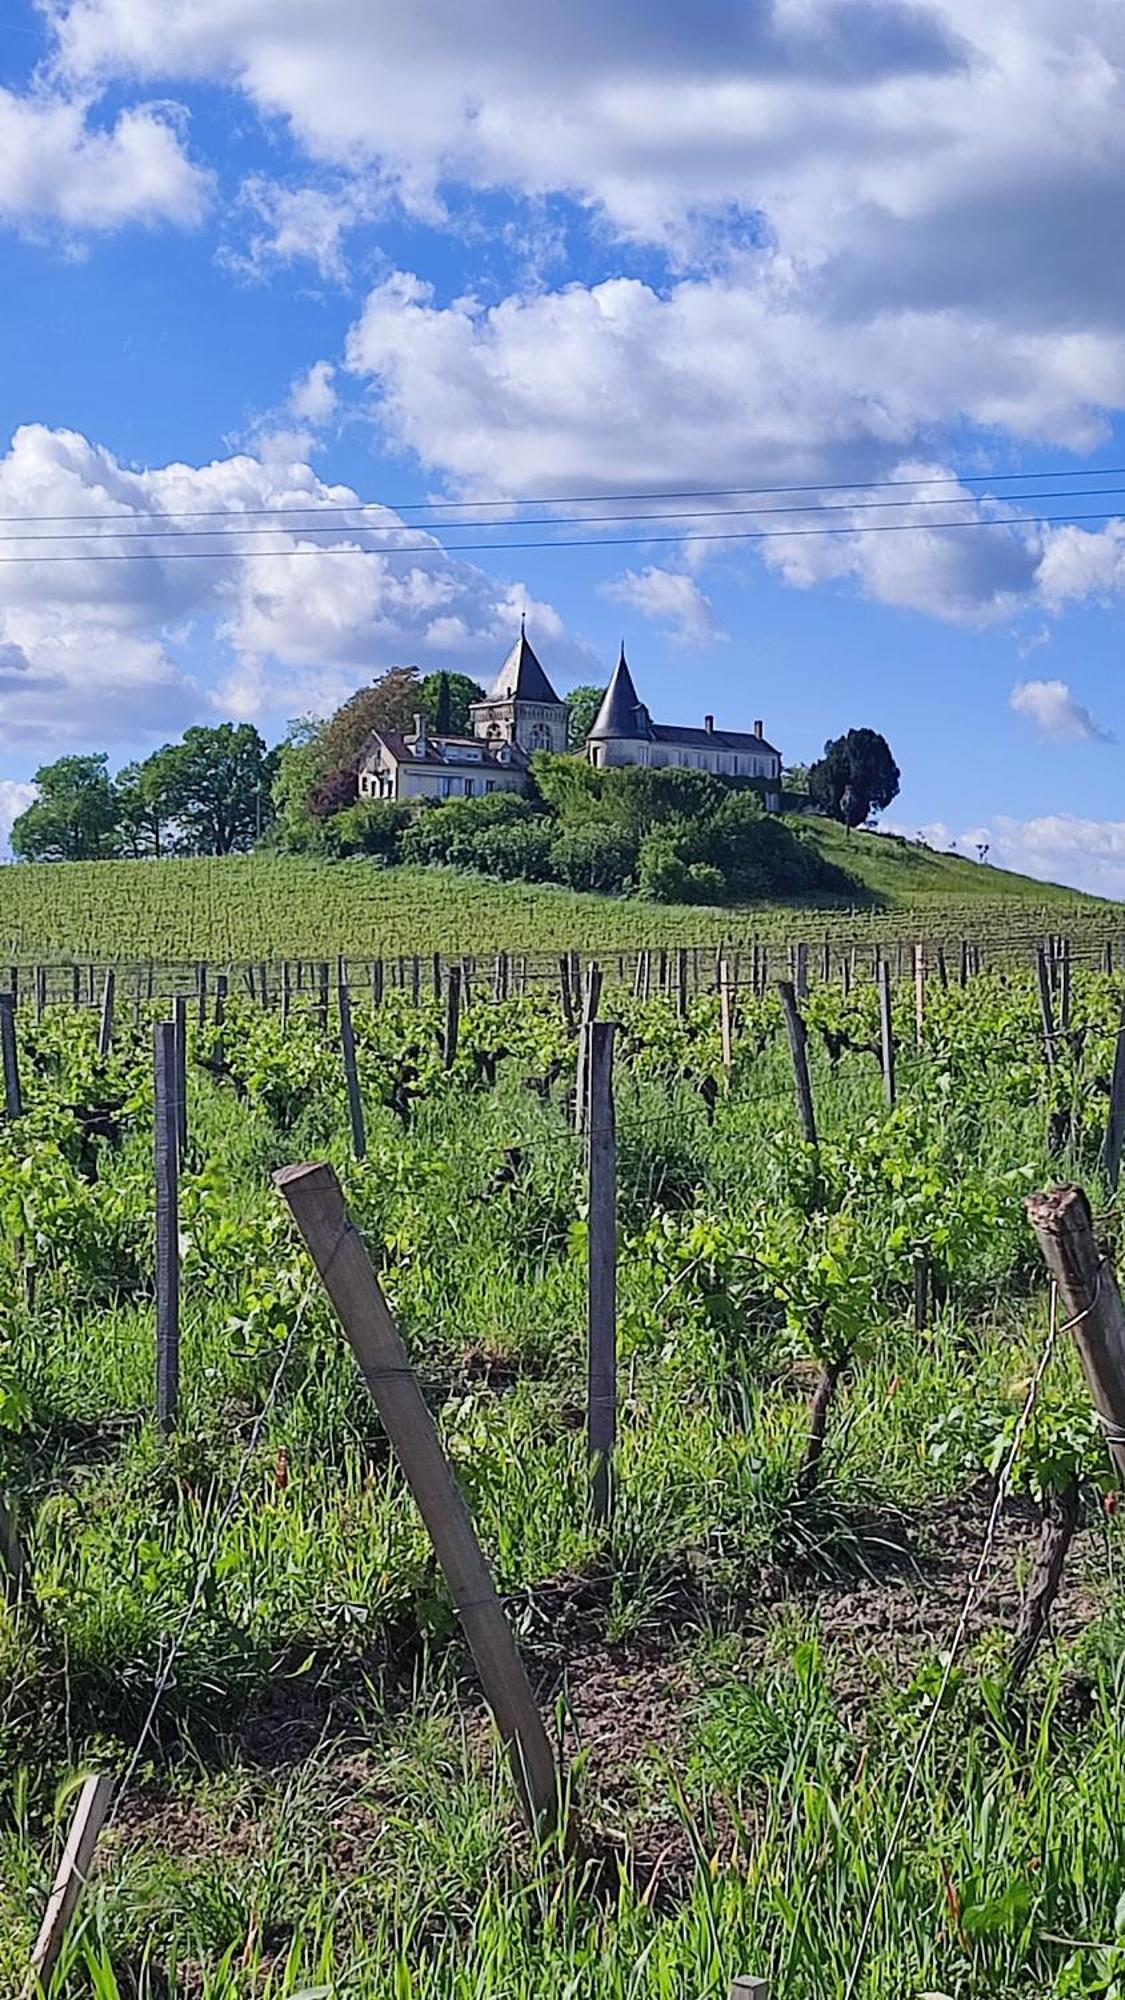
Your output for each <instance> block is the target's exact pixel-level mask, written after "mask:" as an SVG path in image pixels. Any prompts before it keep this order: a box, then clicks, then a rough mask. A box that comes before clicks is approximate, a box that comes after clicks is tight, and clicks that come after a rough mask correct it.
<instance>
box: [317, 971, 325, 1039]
mask: <svg viewBox="0 0 1125 2000" xmlns="http://www.w3.org/2000/svg"><path fill="white" fill-rule="evenodd" d="M316 1023H317V1027H318V1028H319V1029H320V1032H321V1034H322V1035H323V1034H326V1033H327V1031H328V960H327V959H326V958H322V959H321V960H320V961H319V963H318V965H317V968H316Z"/></svg>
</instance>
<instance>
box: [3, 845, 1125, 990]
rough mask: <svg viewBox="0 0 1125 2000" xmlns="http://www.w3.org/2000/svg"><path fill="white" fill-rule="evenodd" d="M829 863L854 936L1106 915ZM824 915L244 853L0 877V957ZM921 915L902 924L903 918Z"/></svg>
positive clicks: (720, 932) (657, 936)
mask: <svg viewBox="0 0 1125 2000" xmlns="http://www.w3.org/2000/svg"><path fill="white" fill-rule="evenodd" d="M801 825H802V828H803V830H804V832H805V834H806V836H807V837H808V838H810V839H811V840H813V841H814V842H815V843H816V845H817V847H818V848H819V849H820V851H821V852H822V853H823V854H824V856H825V858H826V859H828V860H830V861H833V862H835V863H837V865H839V866H841V867H844V868H846V869H847V870H848V871H849V872H850V873H851V874H852V875H853V876H855V877H856V878H858V879H859V880H860V881H861V883H862V884H863V895H862V896H861V898H860V900H861V902H862V903H863V904H864V909H863V911H862V913H861V914H859V915H858V916H857V915H856V914H855V913H852V914H851V915H850V916H849V915H848V914H847V913H844V914H842V915H840V916H839V917H838V918H834V919H833V927H834V928H835V927H836V926H837V925H839V927H840V928H841V929H843V927H844V926H845V925H847V926H849V927H850V928H851V929H854V930H856V931H858V932H860V933H861V934H862V932H863V931H865V930H866V929H867V928H868V925H869V923H870V922H871V921H872V920H874V921H876V922H878V923H879V924H881V925H886V926H887V927H888V928H893V927H894V920H895V916H896V914H897V915H898V917H899V926H898V927H899V928H900V929H905V930H909V931H911V932H912V933H916V932H917V931H918V930H923V931H925V932H927V933H928V934H930V935H938V934H945V935H949V936H954V935H956V934H957V933H958V931H959V929H960V928H962V926H960V925H959V923H958V916H959V914H960V913H962V912H964V913H965V923H966V924H968V923H970V922H971V924H972V928H973V931H974V934H975V935H978V936H979V935H982V934H983V935H989V934H1002V933H1003V932H1004V931H1005V930H1006V929H1009V928H1011V927H1012V926H1013V925H1018V926H1019V927H1021V928H1026V929H1027V930H1028V931H1034V930H1035V928H1036V924H1035V918H1034V913H1035V912H1036V911H1047V910H1056V911H1057V912H1058V917H1057V920H1058V921H1061V919H1062V914H1063V911H1064V910H1068V911H1069V912H1070V919H1071V928H1072V929H1074V930H1076V931H1077V930H1078V929H1079V928H1080V927H1081V923H1080V918H1081V912H1082V911H1083V910H1089V911H1090V912H1091V918H1090V921H1091V923H1092V924H1094V925H1095V926H1097V927H1099V928H1101V929H1102V930H1103V931H1104V930H1105V929H1106V928H1107V920H1108V919H1111V912H1112V910H1113V909H1114V907H1115V906H1113V905H1110V904H1107V903H1100V904H1099V903H1095V902H1093V901H1092V899H1090V898H1088V897H1086V898H1084V897H1081V896H1079V895H1078V894H1077V893H1076V892H1075V891H1073V890H1070V889H1064V888H1060V887H1058V886H1057V885H1054V884H1050V883H1042V882H1034V881H1031V880H1030V879H1029V878H1028V877H1027V876H1023V875H1014V874H1008V873H1006V872H1005V871H1004V870H1002V869H997V868H988V867H981V866H979V865H978V864H977V863H975V862H971V861H965V860H962V859H961V858H960V857H958V856H955V855H947V854H934V853H931V852H930V851H929V850H928V849H926V848H921V847H914V846H912V845H910V844H909V843H907V842H905V841H901V840H898V839H892V838H890V837H889V836H886V835H870V834H853V835H851V836H850V837H848V836H846V835H845V833H844V832H843V829H842V828H840V827H838V826H835V825H833V824H831V823H830V822H828V821H826V820H815V819H808V820H804V821H802V822H801ZM829 907H831V905H826V904H825V903H824V902H823V901H821V902H820V903H819V904H818V906H817V908H816V914H815V916H813V917H810V905H809V904H807V903H806V904H803V905H802V904H797V903H770V904H757V905H744V906H741V907H739V908H734V909H698V908H689V907H686V906H683V905H675V906H666V907H665V906H660V905H656V904H651V903H642V902H638V901H630V900H627V899H626V900H615V899H613V898H610V897H604V896H579V895H575V894H573V893H571V892H570V891H568V890H563V889H550V888H536V887H531V886H529V885H527V884H524V883H500V882H493V881H488V880H486V879H484V878H482V877H476V876H468V875H466V876H459V875H452V874H450V873H448V872H446V871H440V870H439V871H434V870H430V871H426V870H417V869H390V870H387V871H382V870H379V869H377V868H374V867H373V866H371V864H369V863H367V862H351V863H341V864H337V865H335V866H331V865H327V864H321V863H315V862H303V861H296V860H287V859H278V858H275V857H269V856H240V857H235V858H232V859H229V860H226V861H206V860H200V861H166V862H159V863H157V862H151V861H142V862H128V861H119V862H85V863H74V864H69V865H60V866H54V867H22V868H9V869H3V870H0V962H2V961H3V959H4V958H5V957H7V958H9V959H11V960H12V961H23V962H25V963H33V962H35V961H36V960H40V959H42V960H52V959H53V960H69V959H71V958H74V959H79V960H83V959H94V960H104V959H106V958H113V957H116V958H121V959H126V960H128V959H144V958H148V957H153V958H157V959H165V960H168V959H193V958H209V959H216V960H223V959H245V958H264V959H279V958H282V957H291V958H298V957H307V958H314V957H325V956H334V955H336V954H337V953H344V954H347V955H350V956H352V957H356V958H361V957H365V956H368V955H372V954H379V953H383V954H387V955H393V954H396V953H400V952H426V951H436V950H441V951H446V952H452V953H458V952H480V953H485V952H489V951H496V950H499V949H508V950H513V951H523V952H536V951H542V952H550V951H555V950H559V949H562V948H563V947H579V948H584V949H589V950H602V951H607V950H619V951H628V950H630V949H636V948H638V947H640V946H644V945H657V946H659V945H677V944H699V945H704V944H715V943H718V942H720V941H723V940H730V941H732V942H738V941H740V940H741V939H747V940H749V939H752V938H755V937H765V936H775V937H777V936H786V935H795V934H800V933H801V932H802V931H805V932H806V933H813V934H815V933H817V932H820V933H823V931H824V929H825V928H826V927H827V922H828V919H827V918H826V916H825V910H826V909H827V908H829ZM914 911H917V912H918V917H917V918H916V919H915V918H913V917H909V918H907V917H906V916H905V913H910V912H914Z"/></svg>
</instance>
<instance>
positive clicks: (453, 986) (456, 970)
mask: <svg viewBox="0 0 1125 2000" xmlns="http://www.w3.org/2000/svg"><path fill="white" fill-rule="evenodd" d="M460 1031H461V967H460V966H459V965H451V966H450V968H449V971H448V973H447V975H446V981H445V1043H444V1048H443V1051H442V1057H443V1061H444V1063H445V1067H446V1069H452V1068H453V1065H454V1063H455V1062H456V1060H457V1038H458V1035H459V1034H460Z"/></svg>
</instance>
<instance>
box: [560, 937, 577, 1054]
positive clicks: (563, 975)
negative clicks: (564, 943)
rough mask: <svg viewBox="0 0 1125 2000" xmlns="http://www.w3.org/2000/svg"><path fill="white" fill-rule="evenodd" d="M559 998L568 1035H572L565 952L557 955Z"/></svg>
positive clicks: (567, 959)
mask: <svg viewBox="0 0 1125 2000" xmlns="http://www.w3.org/2000/svg"><path fill="white" fill-rule="evenodd" d="M559 998H560V1000H561V1002H562V1011H563V1020H564V1021H565V1022H566V1031H567V1034H568V1035H572V1034H573V1033H574V994H573V992H572V991H571V985H570V957H569V954H568V953H567V952H565V951H564V952H560V954H559Z"/></svg>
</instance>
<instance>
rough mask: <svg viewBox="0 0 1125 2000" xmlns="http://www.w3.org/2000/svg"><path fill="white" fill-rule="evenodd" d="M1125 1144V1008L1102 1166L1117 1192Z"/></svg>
mask: <svg viewBox="0 0 1125 2000" xmlns="http://www.w3.org/2000/svg"><path fill="white" fill-rule="evenodd" d="M1123 1146H1125V1009H1123V1010H1122V1014H1121V1020H1120V1023H1119V1025H1118V1029H1117V1046H1116V1048H1115V1050H1114V1054H1113V1081H1112V1083H1111V1084H1110V1087H1109V1123H1108V1125H1107V1126H1106V1134H1105V1146H1104V1148H1103V1150H1102V1168H1103V1171H1104V1173H1105V1177H1106V1180H1107V1181H1108V1182H1109V1185H1110V1187H1111V1188H1112V1189H1113V1192H1114V1194H1116V1193H1117V1182H1118V1179H1119V1177H1120V1173H1121V1152H1122V1148H1123Z"/></svg>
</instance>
